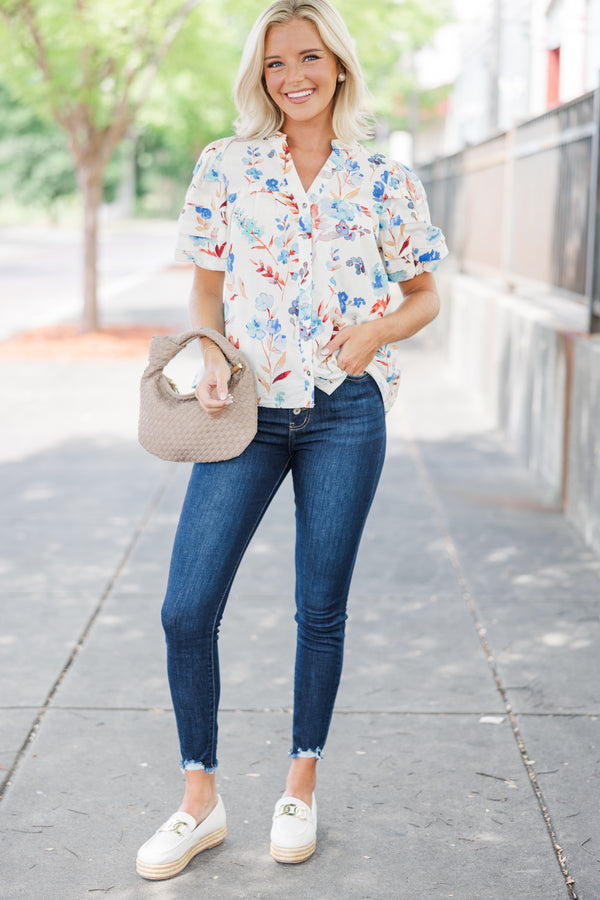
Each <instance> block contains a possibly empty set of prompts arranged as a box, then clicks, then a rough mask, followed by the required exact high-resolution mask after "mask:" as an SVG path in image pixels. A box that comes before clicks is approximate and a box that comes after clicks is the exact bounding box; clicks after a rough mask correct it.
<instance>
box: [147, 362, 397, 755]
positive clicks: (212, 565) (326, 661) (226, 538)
mask: <svg viewBox="0 0 600 900" xmlns="http://www.w3.org/2000/svg"><path fill="white" fill-rule="evenodd" d="M315 393H316V399H315V406H314V407H313V408H312V409H302V410H292V409H267V408H265V407H259V410H258V420H259V424H258V432H257V435H256V437H255V438H254V440H253V441H252V443H251V444H250V445H249V446H248V447H247V448H246V450H245V451H244V452H243V453H242V454H241V456H238V457H237V458H236V459H232V460H227V461H224V462H218V463H199V464H196V465H194V467H193V469H192V474H191V478H190V482H189V486H188V490H187V495H186V498H185V501H184V504H183V509H182V512H181V517H180V521H179V526H178V529H177V535H176V538H175V545H174V548H173V555H172V559H171V568H170V573H169V582H168V588H167V594H166V598H165V602H164V605H163V611H162V620H163V627H164V629H165V634H166V638H167V660H168V673H169V684H170V688H171V696H172V699H173V705H174V708H175V716H176V720H177V729H178V733H179V742H180V747H181V757H182V758H181V766H182V768H183V769H198V770H204V771H207V772H211V771H213V770H214V769H215V768H216V766H217V757H216V751H217V711H218V706H219V689H220V682H219V660H218V651H217V638H218V631H219V625H220V622H221V618H222V615H223V610H224V608H225V603H226V601H227V597H228V594H229V591H230V588H231V584H232V582H233V579H234V576H235V573H236V571H237V568H238V566H239V564H240V562H241V559H242V556H243V554H244V552H245V550H246V547H247V546H248V543H249V541H250V539H251V537H252V535H253V534H254V532H255V530H256V528H257V526H258V524H259V522H260V520H261V518H262V516H263V514H264V513H265V510H266V509H267V507H268V505H269V503H270V501H271V499H272V498H273V496H274V495H275V492H276V491H277V489H278V487H279V486H280V484H281V483H282V481H283V479H284V477H285V476H286V474H287V473H288V472H289V471H290V470H291V472H292V478H293V485H294V495H295V503H296V616H295V618H296V622H297V646H296V664H295V679H294V716H293V734H292V748H291V750H290V756H292V757H298V756H306V757H317V758H319V757H320V756H321V751H322V748H323V746H324V744H325V739H326V737H327V732H328V730H329V725H330V722H331V717H332V714H333V707H334V703H335V697H336V693H337V689H338V685H339V681H340V676H341V671H342V659H343V648H344V631H345V624H346V602H347V598H348V591H349V588H350V580H351V577H352V570H353V568H354V562H355V559H356V554H357V550H358V545H359V542H360V538H361V535H362V531H363V527H364V524H365V520H366V517H367V514H368V512H369V508H370V506H371V502H372V500H373V496H374V494H375V489H376V487H377V483H378V481H379V476H380V474H381V468H382V465H383V459H384V455H385V414H384V409H383V402H382V399H381V394H380V391H379V388H378V387H377V385H376V384H375V382H374V381H373V379H372V378H371V376H370V375H368V374H364V375H361V376H358V377H347V378H346V379H345V381H343V382H342V384H341V385H340V386H339V387H338V388H337V389H336V390H335V391H334V392H333V394H331V395H330V396H329V395H327V394H325V393H324V392H323V391H320V390H317V391H316V392H315Z"/></svg>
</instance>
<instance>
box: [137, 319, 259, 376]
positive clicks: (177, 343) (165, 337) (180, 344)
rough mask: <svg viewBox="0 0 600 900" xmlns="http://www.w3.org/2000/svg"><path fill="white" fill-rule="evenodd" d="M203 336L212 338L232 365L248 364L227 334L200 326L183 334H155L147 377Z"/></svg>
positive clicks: (161, 368) (158, 370)
mask: <svg viewBox="0 0 600 900" xmlns="http://www.w3.org/2000/svg"><path fill="white" fill-rule="evenodd" d="M201 337H207V338H210V340H211V341H213V343H215V344H216V345H217V346H218V347H219V349H220V350H222V352H223V355H224V356H225V358H226V359H227V361H228V362H229V364H230V365H231V366H236V365H241V366H244V367H245V366H246V365H247V363H246V359H245V357H244V354H243V353H242V351H241V350H238V349H237V347H236V346H235V345H234V344H232V343H231V341H229V340H227V338H226V337H225V335H223V334H221V333H220V332H219V331H216V330H215V329H214V328H198V329H196V330H194V331H184V332H183V333H182V334H155V335H154V337H153V338H152V340H151V342H150V352H149V355H148V366H147V367H146V375H147V377H151V376H152V375H155V374H156V373H157V372H160V371H162V370H163V369H164V368H165V366H166V365H167V364H168V363H170V362H171V360H172V359H174V358H175V357H176V356H177V354H178V353H180V352H181V351H182V350H183V349H184V347H187V345H188V344H190V343H191V342H192V341H194V340H197V339H198V338H201Z"/></svg>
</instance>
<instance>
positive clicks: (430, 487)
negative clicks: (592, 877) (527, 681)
mask: <svg viewBox="0 0 600 900" xmlns="http://www.w3.org/2000/svg"><path fill="white" fill-rule="evenodd" d="M405 440H406V443H407V445H408V448H409V451H410V454H411V456H412V458H413V461H414V463H415V466H416V468H417V471H418V473H419V477H420V478H421V481H422V483H423V487H424V489H425V493H426V496H427V498H428V500H429V503H430V506H431V509H432V512H433V516H434V520H435V521H436V524H437V526H438V528H439V529H440V533H441V535H442V540H443V542H444V547H445V550H446V553H447V555H448V559H449V560H450V563H451V565H452V568H453V569H454V574H455V575H456V579H457V581H458V584H459V587H460V590H461V592H462V595H463V599H464V601H465V603H466V605H467V608H468V610H469V612H470V614H471V618H472V619H473V623H474V625H475V630H476V632H477V636H478V638H479V641H480V643H481V646H482V648H483V650H484V652H485V655H486V658H487V662H488V666H489V668H490V671H491V673H492V676H493V678H494V681H495V683H496V688H497V690H498V692H499V694H500V696H501V698H502V702H503V703H504V707H505V709H506V715H507V718H508V719H509V721H510V724H511V728H512V732H513V735H514V738H515V741H516V743H517V747H518V748H519V752H520V754H521V762H522V763H523V766H524V768H525V771H526V772H527V775H528V778H529V781H530V784H531V787H532V790H533V793H534V795H535V797H536V800H537V803H538V806H539V808H540V811H541V813H542V816H543V819H544V822H545V825H546V829H547V831H548V834H549V837H550V840H551V842H552V847H553V849H554V853H555V855H556V859H557V862H558V865H559V867H560V870H561V872H562V874H563V877H564V879H565V884H566V886H567V889H568V891H569V894H570V896H571V898H572V900H578V898H577V894H576V893H575V888H574V884H575V879H574V878H573V877H572V876H571V875H570V874H569V870H568V866H567V860H566V857H565V854H564V852H563V850H562V847H561V846H560V845H559V843H558V840H557V837H556V832H555V829H554V825H553V822H552V818H551V816H550V812H549V810H548V806H547V804H546V801H545V799H544V795H543V792H542V789H541V788H540V786H539V784H538V782H537V778H536V774H535V771H534V769H533V766H532V764H531V761H530V756H529V754H528V752H527V749H526V747H525V744H524V742H523V739H522V737H521V733H520V730H519V726H518V723H517V719H516V715H515V713H514V711H513V709H512V706H511V703H510V701H509V699H508V695H507V691H506V688H505V686H504V685H503V683H502V679H501V677H500V673H499V671H498V667H497V666H496V661H495V659H494V655H493V653H492V650H491V647H490V645H489V643H488V640H487V635H486V630H485V628H484V627H483V624H482V622H481V620H480V618H479V614H478V612H477V609H476V606H475V602H474V599H473V595H472V594H471V591H470V590H469V587H468V584H467V580H466V578H465V576H464V573H463V571H462V567H461V565H460V561H459V557H458V551H457V548H456V544H455V543H454V540H453V539H452V536H451V534H450V529H449V528H448V525H447V522H446V516H445V513H444V509H443V506H442V503H441V501H440V499H439V496H438V493H437V491H436V489H435V486H434V483H433V480H432V478H431V476H430V475H429V472H428V470H427V466H426V464H425V461H424V459H423V457H422V454H421V452H420V448H419V442H418V440H416V439H415V438H414V437H413V436H412V434H410V429H409V427H408V424H407V427H406V430H405Z"/></svg>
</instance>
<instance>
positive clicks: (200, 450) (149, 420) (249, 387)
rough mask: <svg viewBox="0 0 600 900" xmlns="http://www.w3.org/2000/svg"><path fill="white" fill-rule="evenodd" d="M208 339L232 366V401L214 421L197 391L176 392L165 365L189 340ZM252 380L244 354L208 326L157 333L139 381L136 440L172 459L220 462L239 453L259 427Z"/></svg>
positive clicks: (155, 452)
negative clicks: (170, 333)
mask: <svg viewBox="0 0 600 900" xmlns="http://www.w3.org/2000/svg"><path fill="white" fill-rule="evenodd" d="M200 337H208V338H210V339H211V340H212V341H214V342H215V344H218V346H219V347H220V348H221V350H222V351H223V353H224V355H225V357H226V358H227V360H228V361H229V363H230V365H231V366H233V367H236V366H240V367H241V368H239V369H237V370H236V371H234V372H233V373H232V376H231V380H230V382H229V392H230V394H231V395H232V396H233V403H232V404H231V405H230V406H227V407H226V408H225V409H224V410H223V412H222V413H221V415H219V416H217V417H216V418H214V419H212V418H211V417H210V416H209V415H208V413H207V412H206V411H205V410H204V409H203V408H202V407H201V406H200V404H199V402H198V400H197V399H196V395H195V394H194V393H190V394H179V393H178V392H177V390H176V388H175V386H174V385H173V384H172V382H170V380H169V379H168V378H167V376H166V375H165V374H164V372H163V369H164V368H165V366H166V365H167V364H168V363H169V362H170V361H171V360H172V359H173V358H174V357H175V356H177V354H178V353H179V352H180V351H181V350H183V348H184V347H186V346H187V344H189V343H190V342H191V341H194V340H197V339H198V338H200ZM257 403H258V400H257V394H256V380H255V378H254V374H253V372H252V370H251V368H250V366H249V365H248V363H247V361H246V358H245V356H244V354H243V353H242V352H241V351H240V350H238V349H236V347H234V345H233V344H232V343H231V342H230V341H228V340H227V338H226V337H224V336H223V335H222V334H219V332H217V331H214V330H213V329H211V328H200V329H198V330H197V331H186V332H184V333H183V334H177V335H155V336H154V337H153V338H152V341H151V343H150V354H149V358H148V365H147V366H146V369H145V371H144V374H143V375H142V380H141V384H140V415H139V423H138V438H139V442H140V444H141V445H142V447H144V449H145V450H148V451H149V452H150V453H153V454H154V455H155V456H159V457H160V458H161V459H168V460H171V461H174V462H218V461H219V460H224V459H233V457H235V456H239V455H240V453H242V451H243V450H245V448H246V447H247V446H248V444H249V443H250V441H251V440H252V438H253V437H254V435H255V434H256V427H257Z"/></svg>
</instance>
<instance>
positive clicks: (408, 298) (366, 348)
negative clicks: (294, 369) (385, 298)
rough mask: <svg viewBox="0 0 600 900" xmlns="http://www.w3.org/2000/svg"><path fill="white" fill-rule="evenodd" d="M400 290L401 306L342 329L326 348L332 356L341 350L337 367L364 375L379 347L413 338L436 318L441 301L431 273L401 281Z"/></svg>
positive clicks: (354, 373)
mask: <svg viewBox="0 0 600 900" xmlns="http://www.w3.org/2000/svg"><path fill="white" fill-rule="evenodd" d="M400 289H401V291H402V294H403V295H404V303H403V304H402V306H400V307H398V309H396V310H394V312H392V313H389V314H388V315H385V316H382V317H381V318H379V319H373V320H371V321H369V322H363V323H362V325H347V326H346V327H345V328H342V330H341V331H338V333H337V334H336V335H335V337H333V338H332V339H331V340H330V341H329V343H328V344H326V346H325V347H323V354H324V355H325V356H329V354H330V353H335V351H336V350H338V351H339V352H338V355H337V359H336V362H337V365H338V367H339V368H340V369H343V370H344V372H347V374H348V375H362V373H363V372H364V371H365V369H366V368H367V366H368V365H369V363H370V362H372V360H373V357H374V356H375V354H376V352H377V350H379V348H380V347H382V346H383V345H384V344H389V343H392V342H395V341H403V340H405V339H406V338H409V337H412V336H413V335H414V334H417V332H418V331H420V330H421V329H422V328H424V327H425V325H428V324H429V323H430V322H432V321H433V319H435V317H436V316H437V314H438V312H439V310H440V298H439V296H438V292H437V288H436V285H435V279H434V277H433V275H432V274H431V273H430V272H423V273H422V274H421V275H416V276H415V277H414V278H411V279H410V281H402V282H400Z"/></svg>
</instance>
